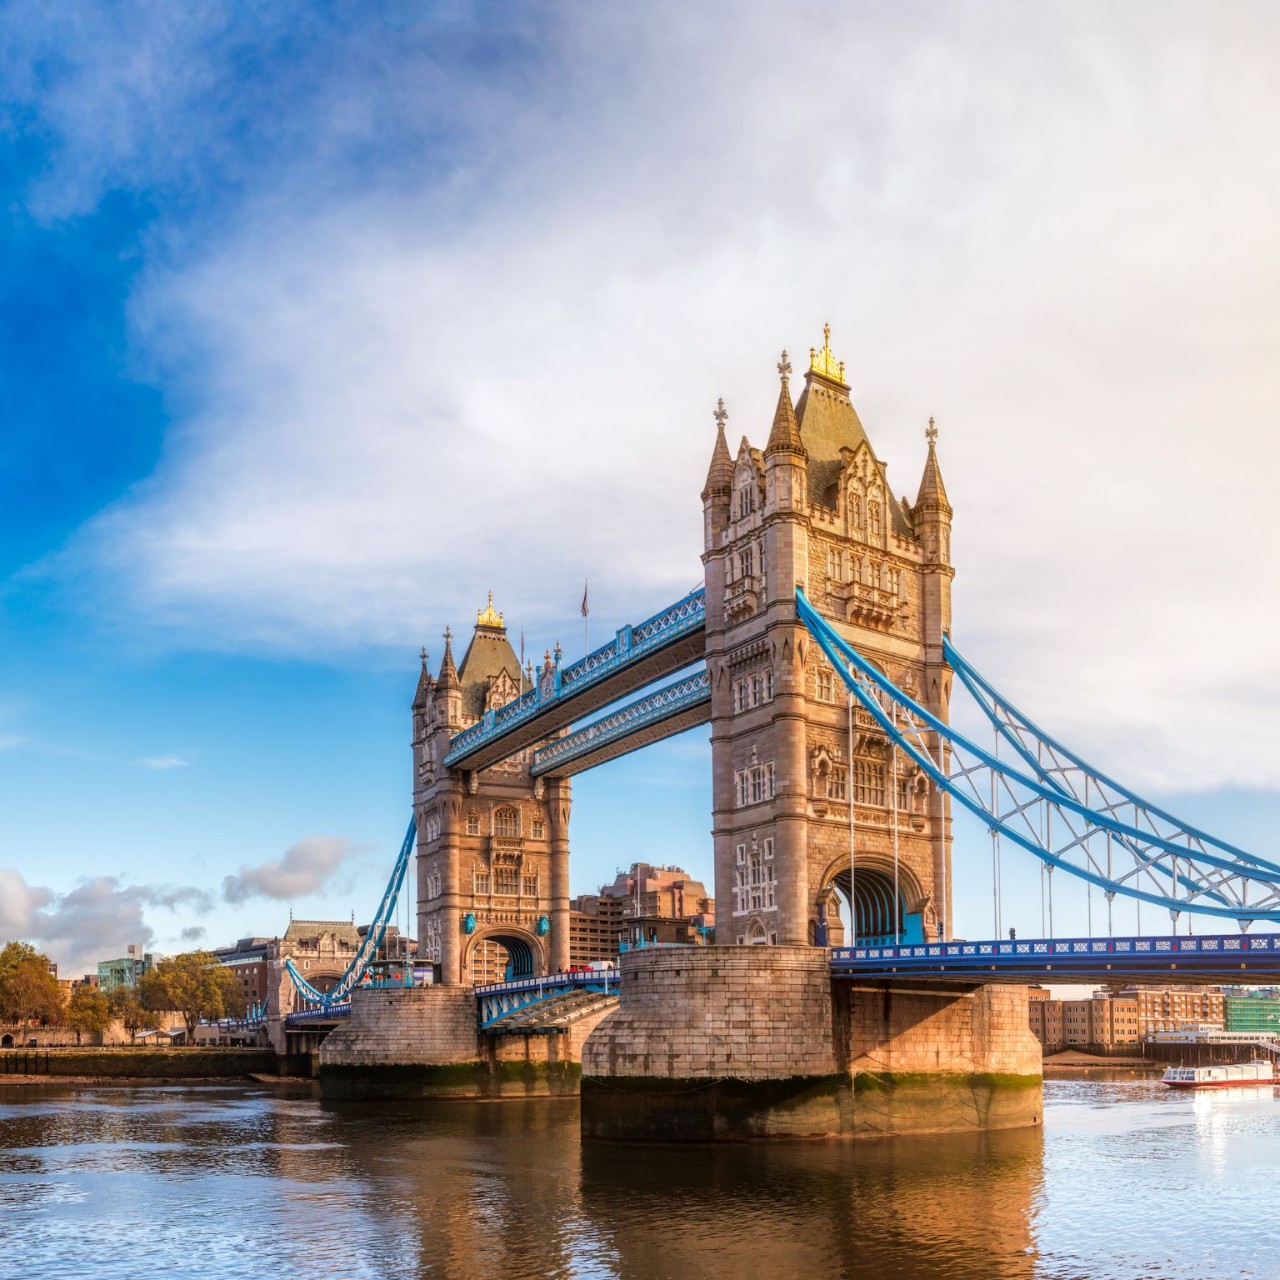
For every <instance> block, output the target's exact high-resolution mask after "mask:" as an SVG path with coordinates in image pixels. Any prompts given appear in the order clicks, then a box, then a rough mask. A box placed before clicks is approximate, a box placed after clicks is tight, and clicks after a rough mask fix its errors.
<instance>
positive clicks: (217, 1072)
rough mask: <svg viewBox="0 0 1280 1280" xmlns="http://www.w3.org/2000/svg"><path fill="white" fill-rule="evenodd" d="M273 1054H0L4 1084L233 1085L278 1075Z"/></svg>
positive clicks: (46, 1051) (121, 1050) (45, 1051)
mask: <svg viewBox="0 0 1280 1280" xmlns="http://www.w3.org/2000/svg"><path fill="white" fill-rule="evenodd" d="M276 1065H277V1060H276V1055H275V1051H274V1050H272V1049H224V1048H213V1049H143V1048H138V1049H134V1048H119V1049H11V1050H6V1051H5V1052H3V1053H0V1084H47V1083H49V1081H50V1079H51V1078H56V1079H58V1080H59V1081H62V1082H67V1083H70V1082H73V1081H75V1082H82V1083H83V1082H102V1081H113V1080H114V1081H129V1082H132V1083H144V1084H145V1083H153V1084H161V1083H165V1082H167V1081H170V1080H231V1079H239V1078H241V1077H245V1076H250V1075H275V1074H276Z"/></svg>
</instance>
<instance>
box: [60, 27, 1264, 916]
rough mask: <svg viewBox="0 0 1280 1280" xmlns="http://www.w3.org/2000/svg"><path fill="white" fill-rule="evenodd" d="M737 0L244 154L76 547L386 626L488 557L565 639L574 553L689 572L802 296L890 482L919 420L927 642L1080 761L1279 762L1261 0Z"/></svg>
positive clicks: (157, 320) (1172, 767) (590, 36)
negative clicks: (718, 409)
mask: <svg viewBox="0 0 1280 1280" xmlns="http://www.w3.org/2000/svg"><path fill="white" fill-rule="evenodd" d="M735 14H736V15H737V16H736V17H735V20H734V21H733V22H726V21H725V20H724V13H723V12H721V11H719V10H718V9H716V8H715V7H711V8H706V7H702V6H698V7H690V6H652V7H644V8H642V9H639V10H635V9H632V10H623V9H611V8H607V7H605V8H601V7H581V8H576V9H573V10H572V17H571V19H569V18H566V19H565V20H564V21H563V24H562V25H561V26H557V28H556V30H555V32H554V38H553V39H549V41H548V45H547V48H546V49H545V50H544V54H545V56H546V57H548V58H549V57H551V56H552V54H554V58H555V74H554V75H548V76H546V77H545V78H534V80H532V81H526V80H522V79H513V80H512V81H511V82H502V81H500V80H487V79H485V78H484V76H483V75H482V74H481V73H479V72H477V71H475V69H474V68H472V69H471V75H472V80H471V81H462V80H457V81H454V82H453V83H452V86H451V87H452V89H453V90H454V92H455V96H456V97H457V101H458V103H459V104H460V105H458V106H457V107H456V108H454V110H453V114H452V115H450V116H448V117H447V118H445V117H441V127H442V128H443V129H445V130H449V129H452V130H454V131H455V134H457V135H458V136H461V135H462V134H463V133H465V135H466V137H468V138H471V139H481V140H483V142H482V143H480V144H478V145H476V146H475V147H474V149H460V152H461V153H462V156H463V158H462V159H458V158H456V157H454V158H453V159H452V160H451V162H450V164H449V165H448V166H447V167H445V168H438V169H436V170H435V171H434V173H435V177H434V178H433V179H432V180H431V181H429V182H428V181H427V180H425V179H424V178H423V177H422V174H421V172H419V171H418V170H416V169H415V170H414V173H415V174H416V175H417V176H416V177H415V179H414V180H413V181H407V180H401V175H399V174H397V175H396V179H395V180H394V181H392V180H387V179H385V178H381V179H379V178H374V179H373V180H372V181H371V182H370V184H369V188H368V189H367V190H365V191H363V192H361V193H360V194H354V193H353V190H352V188H351V187H350V186H349V185H348V186H344V185H343V184H340V183H339V184H335V185H334V186H332V187H327V188H317V186H316V185H315V184H314V182H312V181H311V180H310V179H311V178H312V176H313V173H314V170H313V167H312V166H311V165H310V164H306V165H304V164H303V163H302V161H300V160H297V159H296V157H294V156H292V155H289V156H282V161H283V162H282V163H281V164H280V166H279V171H280V175H281V176H280V179H279V181H278V183H277V184H276V185H275V186H274V187H271V188H269V189H267V188H259V189H258V190H257V195H256V197H255V198H254V199H253V200H250V201H249V202H248V203H246V205H245V206H244V207H243V208H241V209H239V210H238V211H237V214H236V216H235V217H234V218H231V219H230V220H229V222H228V226H229V230H227V231H226V232H225V234H223V235H222V236H221V237H220V238H215V239H213V240H211V241H209V242H208V248H207V252H206V253H205V254H204V256H203V257H202V258H199V259H197V260H189V259H184V260H181V261H175V262H173V263H171V264H167V265H166V263H165V262H163V261H161V262H159V263H158V264H157V265H156V266H155V267H153V269H152V271H151V272H150V274H149V276H148V277H147V279H146V282H145V285H144V287H143V288H142V289H141V291H140V293H139V295H138V296H137V298H136V299H135V301H134V306H133V312H132V315H133V323H134V332H135V335H136V340H137V343H138V349H139V351H140V353H142V354H143V356H144V357H145V358H146V359H147V360H148V361H152V362H154V366H155V368H156V370H157V376H158V377H160V378H161V379H162V380H164V381H165V382H166V385H170V386H173V387H175V388H177V389H179V390H180V391H181V395H180V396H179V397H178V399H179V401H180V403H181V404H182V406H183V408H182V411H181V413H180V414H179V419H178V422H177V424H176V427H175V430H174V432H173V433H172V436H171V438H170V440H169V441H168V442H167V447H166V452H165V456H164V458H163V460H162V462H161V464H160V466H159V468H158V469H157V471H156V473H155V475H154V476H153V477H152V478H151V479H150V480H149V481H148V482H146V483H145V484H143V485H141V486H140V487H139V488H138V489H137V490H136V491H135V492H134V493H133V494H132V495H131V496H130V497H129V498H128V499H127V500H125V501H124V502H122V503H119V504H117V505H116V506H115V507H114V508H112V509H110V510H109V511H107V512H106V513H105V514H104V515H103V516H102V517H101V518H100V519H99V520H97V521H96V522H95V523H94V524H93V525H92V526H90V528H89V529H88V530H87V532H86V534H85V537H84V539H83V540H82V541H81V542H80V543H79V545H78V546H76V547H75V548H74V549H73V551H72V553H71V556H70V558H69V560H68V562H67V563H76V564H79V565H81V566H84V565H86V564H88V565H92V566H94V567H95V568H97V569H99V570H102V569H105V570H106V571H107V574H108V581H109V582H110V583H111V584H112V586H111V591H112V593H113V594H116V595H117V599H118V606H119V608H120V610H121V612H122V613H124V614H128V615H130V616H135V617H138V618H140V619H142V620H144V621H145V623H146V625H147V626H149V627H152V628H161V629H165V630H167V631H168V632H169V633H170V634H171V636H172V637H173V639H174V640H175V642H177V643H180V644H181V643H196V644H208V643H210V642H211V641H210V637H215V639H214V640H213V641H212V642H213V643H217V644H222V645H226V646H228V647H233V648H249V649H255V650H263V649H266V650H276V649H282V648H288V649H290V650H293V651H296V650H297V649H299V648H300V647H306V648H308V649H311V650H332V649H335V648H351V647H359V646H363V645H367V644H371V643H372V644H391V645H403V646H405V647H406V648H408V647H409V646H416V644H417V643H418V642H419V641H420V640H421V639H422V638H423V637H424V636H432V635H434V634H436V633H437V632H438V631H439V629H440V628H441V627H442V626H443V624H444V623H445V622H446V621H451V622H453V623H454V625H455V626H456V625H457V623H458V622H459V620H461V619H465V618H466V616H467V611H468V610H469V609H470V608H473V607H475V606H476V605H477V604H479V603H482V601H483V594H482V593H483V591H484V590H485V589H487V588H489V587H493V588H494V590H495V593H496V596H497V603H498V604H499V606H500V607H503V608H505V609H506V611H507V614H508V617H509V618H510V619H515V620H517V621H518V622H525V623H527V624H528V625H530V627H531V629H532V628H535V627H536V628H540V629H541V630H542V631H543V632H548V633H550V632H553V631H554V629H555V628H559V629H560V632H561V637H562V638H564V639H565V640H566V642H568V641H569V640H570V639H571V637H572V636H573V635H574V634H575V633H576V629H575V628H574V627H573V623H572V617H573V611H574V606H575V604H576V600H577V592H578V591H579V590H580V588H579V586H578V584H579V583H580V581H581V579H582V577H583V576H584V575H590V577H591V581H592V597H593V605H594V606H595V614H596V616H597V617H600V618H605V619H609V620H610V621H616V622H621V621H623V620H625V619H627V618H634V617H636V616H639V615H642V614H644V613H646V612H647V611H648V610H649V609H650V608H651V607H653V606H655V605H657V604H660V603H662V602H663V601H664V599H665V598H670V597H673V596H674V595H676V594H679V593H681V592H683V591H684V590H686V589H687V588H688V586H689V585H690V584H691V582H693V581H696V579H697V576H698V573H699V565H698V562H697V555H698V553H699V551H700V546H701V543H700V509H699V502H698V497H697V494H698V491H699V489H700V488H701V483H702V477H703V473H704V469H705V466H706V460H707V457H708V455H709V450H710V444H711V439H712V433H711V423H710V410H711V407H712V405H713V404H714V401H715V398H716V396H717V395H720V394H723V395H724V396H725V397H726V400H727V401H728V404H729V408H730V411H731V414H732V417H731V420H730V426H731V433H732V434H733V436H734V437H735V440H736V437H737V435H738V434H740V433H743V432H745V433H747V434H748V435H749V436H750V437H751V438H752V440H753V441H754V442H755V443H756V444H761V443H763V440H764V437H765V435H766V433H767V426H768V421H769V417H770V414H771V411H772V405H773V399H774V389H773V383H772V374H773V360H774V359H775V358H776V350H777V348H778V347H780V346H782V345H784V344H785V345H788V346H790V347H791V349H792V351H793V354H794V353H796V352H797V350H798V349H800V350H802V349H803V347H804V346H806V345H807V344H809V343H811V342H813V341H815V339H816V338H817V335H818V332H819V327H820V325H821V323H822V321H823V320H826V319H829V320H830V321H831V322H832V324H833V326H834V339H833V340H834V343H835V345H836V346H837V348H838V353H839V354H840V355H841V356H842V357H843V358H845V359H846V360H847V361H848V367H849V371H850V375H851V380H852V383H853V393H854V398H855V403H857V404H858V406H859V409H860V411H861V413H862V416H863V418H864V421H865V422H866V424H867V426H868V429H869V431H870V433H871V436H872V438H873V441H874V442H875V443H876V445H877V447H878V449H879V451H880V453H881V454H882V455H883V456H885V457H886V458H887V459H888V460H889V461H890V463H891V469H890V476H891V478H893V483H894V485H895V487H896V488H898V489H899V490H902V491H907V492H913V491H914V488H915V484H916V478H917V475H918V470H919V467H920V464H921V461H922V455H923V442H922V440H921V438H920V430H921V428H922V426H923V424H924V421H925V419H926V418H927V417H928V416H929V414H930V413H935V414H937V416H938V419H939V423H940V426H941V428H942V431H943V437H942V441H941V445H940V448H941V457H942V461H943V467H944V471H945V474H946V477H947V484H948V488H949V491H950V494H951V497H952V500H953V502H954V504H955V506H956V509H957V523H956V538H955V548H956V555H957V559H958V565H959V576H958V578H957V582H956V626H957V639H958V641H959V643H960V645H961V648H962V649H963V650H965V651H966V652H967V653H968V655H969V656H970V657H971V658H972V659H973V660H974V661H975V662H976V663H977V664H978V665H979V666H981V667H982V668H984V669H985V670H986V671H987V672H988V674H990V675H991V676H992V677H993V678H994V679H996V681H997V682H998V683H1001V684H1002V685H1006V686H1008V692H1009V693H1010V694H1011V695H1012V696H1014V698H1015V700H1017V701H1020V702H1024V703H1025V704H1026V706H1027V709H1028V710H1029V711H1032V712H1033V714H1036V715H1037V716H1038V717H1039V718H1041V719H1043V720H1044V721H1046V724H1047V727H1049V728H1050V729H1053V730H1056V731H1058V732H1059V733H1060V734H1061V736H1063V737H1064V738H1066V739H1068V740H1070V741H1073V742H1076V743H1078V744H1079V745H1080V746H1081V747H1083V748H1084V749H1086V750H1087V751H1094V752H1096V753H1097V754H1098V755H1099V756H1100V757H1101V760H1100V763H1102V764H1104V765H1107V766H1109V767H1110V769H1111V771H1113V772H1116V773H1122V774H1124V775H1125V776H1126V777H1136V778H1138V779H1140V780H1145V781H1149V782H1154V783H1157V784H1160V785H1204V786H1207V785H1219V784H1223V783H1226V782H1232V783H1236V784H1241V785H1245V784H1249V785H1262V786H1269V785H1280V764H1277V757H1276V756H1275V753H1274V752H1272V751H1271V750H1270V746H1271V744H1270V740H1269V739H1270V734H1269V730H1268V727H1267V726H1268V723H1269V719H1270V718H1271V714H1273V713H1274V711H1275V710H1276V709H1277V707H1278V705H1280V674H1277V673H1278V672H1280V663H1277V661H1276V658H1277V644H1276V639H1275V628H1274V623H1273V618H1272V614H1273V608H1272V603H1271V602H1272V600H1273V599H1274V597H1275V593H1276V588H1277V586H1280V583H1278V582H1277V574H1276V570H1275V568H1274V567H1273V565H1272V561H1271V557H1270V555H1269V553H1268V551H1267V547H1268V545H1269V541H1270V533H1271V529H1270V524H1271V516H1270V510H1271V492H1270V485H1271V478H1270V475H1271V468H1272V466H1273V465H1274V463H1275V461H1276V448H1275V428H1274V422H1273V416H1274V415H1273V412H1272V406H1273V405H1274V403H1275V400H1276V393H1277V379H1278V375H1277V374H1276V372H1275V369H1274V362H1273V360H1272V353H1273V351H1274V349H1275V347H1276V342H1277V339H1280V320H1278V319H1277V316H1276V311H1275V308H1274V305H1273V302H1272V299H1273V298H1274V295H1275V293H1276V290H1277V287H1280V242H1278V241H1277V240H1276V237H1275V235H1274V216H1275V210H1276V208H1277V205H1278V204H1280V153H1277V151H1276V149H1275V147H1274V145H1273V139H1274V136H1275V134H1276V131H1277V127H1278V126H1280V119H1278V118H1277V117H1278V116H1280V100H1278V99H1277V97H1276V95H1275V92H1274V86H1273V70H1272V67H1271V65H1270V64H1271V59H1270V57H1269V51H1270V49H1271V48H1272V47H1273V46H1274V43H1275V36H1276V34H1277V33H1276V31H1275V30H1274V28H1275V26H1276V23H1277V13H1276V11H1275V10H1274V9H1272V8H1270V7H1268V6H1248V5H1241V6H1238V7H1233V8H1229V9H1221V8H1219V9H1216V10H1215V11H1214V12H1213V13H1212V14H1210V13H1209V12H1208V11H1201V10H1197V9H1194V8H1186V7H1176V6H1167V5H1154V6H1143V5H1137V6H1129V7H1126V8H1125V9H1123V10H1116V9H1115V8H1114V7H1105V6H1096V7H1087V6H1086V7H1080V6H1065V7H1058V6H1033V7H1026V6H1013V5H1010V6H987V7H983V8H978V9H974V8H949V7H939V8H935V9H931V10H929V11H928V15H929V16H928V21H925V20H924V19H923V18H922V16H921V13H920V12H919V11H916V10H913V9H904V8H902V7H901V6H875V5H860V6H856V7H852V8H848V9H846V10H838V9H837V10H831V9H830V7H828V8H827V9H824V10H822V11H821V16H820V21H818V16H819V11H818V10H812V11H811V10H807V9H799V10H795V11H792V12H791V13H790V14H789V15H780V14H779V12H778V11H777V10H776V8H770V7H766V6H759V7H757V8H755V9H752V10H742V11H737V10H735ZM197 74H198V72H197ZM522 95H524V96H523V97H522ZM442 100H443V99H442V96H441V93H440V86H439V84H438V83H436V82H433V83H432V84H431V85H430V87H429V88H428V89H427V90H424V96H423V97H422V98H421V99H419V100H415V99H414V98H413V97H412V96H407V97H405V98H404V100H403V101H401V102H399V103H398V104H397V105H396V106H395V107H394V109H396V110H398V111H399V112H400V113H401V114H402V116H404V117H405V118H409V117H412V116H413V115H414V113H415V112H419V113H421V112H430V111H435V110H441V102H442ZM319 127H320V138H321V143H318V144H317V145H321V147H322V143H323V139H324V138H325V137H327V136H328V135H327V134H326V133H325V130H326V129H329V128H331V127H336V126H333V125H332V122H329V123H327V124H326V123H325V122H320V124H319ZM119 136H120V137H122V138H125V139H128V138H131V137H132V136H133V135H132V134H130V133H129V132H128V130H127V129H125V128H124V127H123V126H122V127H121V131H120V134H119ZM322 149H323V147H322ZM119 150H120V153H121V154H127V153H128V152H129V146H128V145H126V143H124V142H121V143H120V144H119ZM408 158H409V157H407V159H408ZM304 174H305V176H306V179H307V180H306V181H303V178H302V175H304ZM796 363H797V364H800V365H802V364H803V361H802V360H797V362H796ZM64 567H65V566H64ZM547 638H548V639H552V638H554V635H553V634H548V636H547ZM539 647H540V645H539ZM571 651H572V650H571ZM264 871H265V869H264ZM244 874H245V873H242V877H239V878H235V877H233V878H232V880H233V881H234V882H235V884H236V885H237V886H243V885H249V884H251V883H252V879H250V880H249V881H245V880H244V879H243V875H244ZM273 874H274V873H273ZM242 891H243V892H245V893H248V892H253V891H254V890H253V889H250V888H243V889H242V888H241V887H237V888H236V889H235V892H237V893H239V892H242Z"/></svg>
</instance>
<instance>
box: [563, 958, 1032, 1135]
mask: <svg viewBox="0 0 1280 1280" xmlns="http://www.w3.org/2000/svg"><path fill="white" fill-rule="evenodd" d="M621 995H622V1003H621V1005H620V1006H619V1008H617V1009H616V1010H614V1012H613V1013H611V1014H609V1015H608V1016H607V1017H606V1018H605V1019H604V1020H603V1021H602V1022H601V1023H600V1024H599V1026H597V1027H596V1029H595V1030H594V1031H593V1032H592V1033H591V1035H590V1037H589V1038H588V1039H587V1042H586V1044H585V1045H584V1046H583V1051H582V1129H583V1133H584V1135H586V1136H588V1137H596V1138H605V1139H611V1140H615V1141H618V1140H621V1141H645V1142H652V1141H664V1140H669V1141H678V1142H688V1141H720V1140H742V1139H755V1138H788V1137H838V1136H878V1135H887V1134H899V1133H924V1132H941V1131H956V1130H973V1129H984V1128H1016V1127H1021V1126H1024V1125H1025V1126H1030V1125H1038V1124H1039V1123H1040V1120H1041V1106H1042V1104H1041V1089H1040V1085H1041V1075H1040V1046H1039V1044H1038V1043H1037V1041H1036V1040H1035V1037H1034V1036H1033V1035H1032V1034H1031V1031H1030V1028H1029V1025H1028V1021H1027V1008H1026V1002H1027V995H1026V991H1025V989H1023V988H1015V987H970V988H968V989H961V990H957V989H949V990H946V991H938V992H934V991H931V990H930V991H922V992H919V993H909V994H903V993H898V992H894V991H885V990H872V989H866V988H862V989H851V988H850V987H848V986H847V985H846V984H843V983H841V982H840V981H839V980H835V981H833V980H832V978H831V976H830V973H829V970H828V964H827V955H826V952H825V951H822V950H818V949H816V948H813V947H782V946H779V947H737V946H728V947H726V946H715V947H699V948H670V949H657V950H652V951H637V952H630V953H628V954H626V955H625V956H624V957H623V960H622V981H621Z"/></svg>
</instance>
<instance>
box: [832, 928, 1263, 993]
mask: <svg viewBox="0 0 1280 1280" xmlns="http://www.w3.org/2000/svg"><path fill="white" fill-rule="evenodd" d="M831 973H832V976H833V977H835V978H840V979H865V980H870V981H874V982H876V983H877V984H881V983H891V984H893V983H897V984H900V983H905V982H909V983H912V984H916V985H919V984H920V983H922V982H923V983H928V984H933V983H940V984H946V983H948V982H961V983H974V982H1014V983H1018V982H1025V983H1043V982H1115V981H1117V980H1130V981H1147V982H1159V983H1161V984H1162V985H1165V984H1169V983H1192V982H1206V981H1219V982H1221V981H1223V980H1224V979H1228V978H1234V979H1236V980H1237V981H1244V982H1270V981H1273V980H1277V979H1280V934H1273V933H1267V934H1242V933H1237V934H1228V935H1218V936H1213V937H1172V936H1170V937H1155V938H1132V937H1131V938H1028V939H1025V940H1023V939H1014V940H1011V941H1007V942H1006V941H993V942H941V943H938V942H934V943H925V944H923V945H920V944H915V945H911V946H897V947H893V946H889V947H835V948H833V949H832V952H831Z"/></svg>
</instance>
